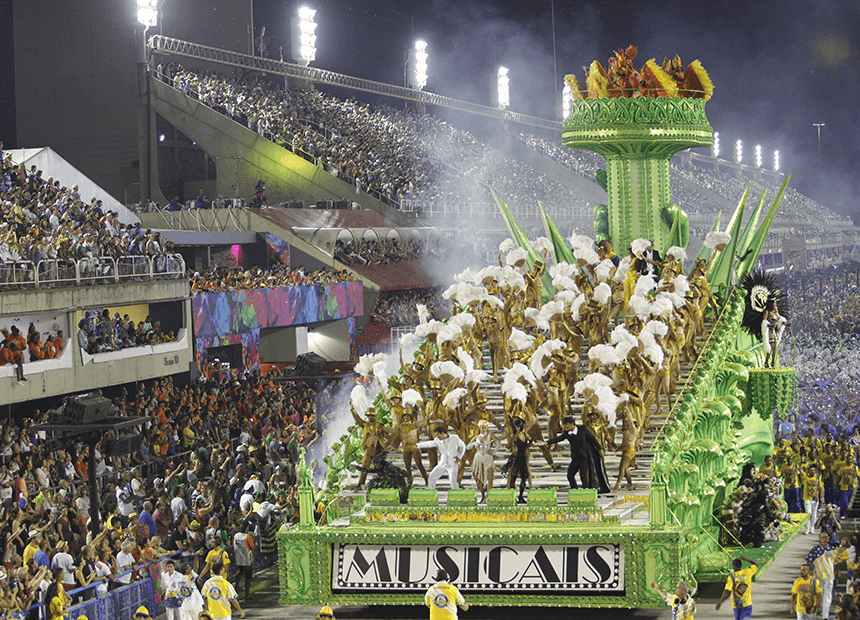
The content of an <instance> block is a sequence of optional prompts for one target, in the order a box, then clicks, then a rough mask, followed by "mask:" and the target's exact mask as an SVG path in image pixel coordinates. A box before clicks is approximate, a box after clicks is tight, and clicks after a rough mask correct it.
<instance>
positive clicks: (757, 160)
mask: <svg viewBox="0 0 860 620" xmlns="http://www.w3.org/2000/svg"><path fill="white" fill-rule="evenodd" d="M755 167H756V168H761V144H756V145H755Z"/></svg>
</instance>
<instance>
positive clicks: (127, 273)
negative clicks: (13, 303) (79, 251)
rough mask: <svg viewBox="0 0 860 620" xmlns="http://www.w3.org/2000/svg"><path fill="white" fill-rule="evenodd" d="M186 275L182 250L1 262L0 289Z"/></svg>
mask: <svg viewBox="0 0 860 620" xmlns="http://www.w3.org/2000/svg"><path fill="white" fill-rule="evenodd" d="M184 277H185V259H183V258H182V255H181V254H156V255H155V256H131V255H129V256H120V257H119V258H117V259H114V258H111V257H109V256H102V257H96V258H82V259H80V260H76V261H75V260H56V259H49V260H42V261H39V263H38V265H35V264H34V263H33V261H20V260H19V261H3V262H0V291H9V290H27V289H45V288H58V287H66V286H81V285H85V284H89V285H93V284H116V283H119V282H130V281H139V282H141V281H145V280H178V279H181V278H184Z"/></svg>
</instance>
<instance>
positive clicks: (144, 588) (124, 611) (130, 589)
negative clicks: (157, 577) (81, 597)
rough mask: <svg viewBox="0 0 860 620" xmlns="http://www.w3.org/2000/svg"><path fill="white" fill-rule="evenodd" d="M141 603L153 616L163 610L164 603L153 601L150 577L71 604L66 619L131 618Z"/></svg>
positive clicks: (125, 619)
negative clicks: (84, 617) (82, 617)
mask: <svg viewBox="0 0 860 620" xmlns="http://www.w3.org/2000/svg"><path fill="white" fill-rule="evenodd" d="M83 589H84V588H80V590H83ZM75 592H76V590H72V591H71V592H69V594H70V595H72V596H74V593H75ZM141 605H144V606H145V607H146V608H147V609H148V610H149V613H150V614H152V615H153V616H157V615H158V614H160V613H162V612H163V611H164V603H156V602H155V593H154V592H153V589H152V579H143V580H141V581H135V582H134V583H132V584H130V585H127V586H123V587H122V588H118V589H116V590H111V591H110V592H108V593H107V594H104V595H102V596H98V594H96V598H94V599H90V600H89V601H84V602H83V603H78V604H77V605H72V606H71V607H70V608H69V615H68V620H76V618H78V617H79V616H86V617H87V620H132V616H133V615H134V612H135V611H136V610H137V608H138V607H140V606H141Z"/></svg>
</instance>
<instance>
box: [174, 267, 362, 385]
mask: <svg viewBox="0 0 860 620" xmlns="http://www.w3.org/2000/svg"><path fill="white" fill-rule="evenodd" d="M191 304H192V309H193V311H194V335H195V338H196V340H195V345H196V346H195V349H196V351H195V356H196V359H197V364H198V366H199V365H200V364H201V363H202V362H203V360H205V359H206V350H207V349H208V348H209V347H220V346H225V345H228V344H239V343H241V344H242V359H243V362H244V365H245V369H246V370H252V369H256V368H259V366H260V329H264V328H267V327H287V326H290V325H307V324H311V323H318V322H320V321H331V320H335V319H345V318H351V317H355V316H361V315H362V314H364V297H363V293H362V286H361V282H335V283H333V284H319V285H313V286H283V287H278V288H259V289H251V290H248V289H239V290H235V291H215V292H209V291H200V292H197V293H195V294H194V297H193V298H192V300H191ZM354 329H355V328H354V322H353V327H352V330H353V333H354ZM351 337H352V334H351Z"/></svg>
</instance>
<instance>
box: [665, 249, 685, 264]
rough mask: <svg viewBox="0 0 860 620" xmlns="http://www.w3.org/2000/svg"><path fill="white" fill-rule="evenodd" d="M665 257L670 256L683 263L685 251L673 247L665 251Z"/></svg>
mask: <svg viewBox="0 0 860 620" xmlns="http://www.w3.org/2000/svg"><path fill="white" fill-rule="evenodd" d="M666 256H671V257H672V258H674V259H675V260H678V261H685V260H687V251H686V250H684V248H682V247H679V246H677V245H673V246H672V247H671V248H669V249H668V250H666Z"/></svg>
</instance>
